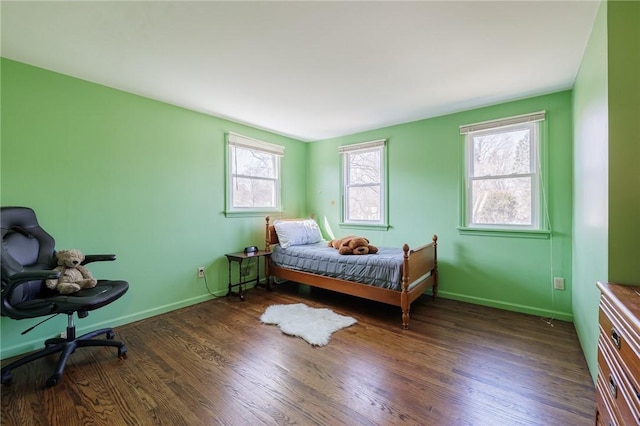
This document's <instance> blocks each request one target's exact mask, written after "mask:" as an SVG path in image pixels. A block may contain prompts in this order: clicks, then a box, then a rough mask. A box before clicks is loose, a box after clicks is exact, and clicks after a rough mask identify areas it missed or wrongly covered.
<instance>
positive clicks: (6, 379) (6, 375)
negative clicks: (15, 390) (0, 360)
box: [2, 371, 13, 386]
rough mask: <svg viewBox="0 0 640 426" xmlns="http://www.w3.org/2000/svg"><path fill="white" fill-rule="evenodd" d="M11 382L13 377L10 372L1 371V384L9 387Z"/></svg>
mask: <svg viewBox="0 0 640 426" xmlns="http://www.w3.org/2000/svg"><path fill="white" fill-rule="evenodd" d="M12 380H13V376H12V375H11V371H3V372H2V384H3V385H7V386H9V385H10V384H11V381H12Z"/></svg>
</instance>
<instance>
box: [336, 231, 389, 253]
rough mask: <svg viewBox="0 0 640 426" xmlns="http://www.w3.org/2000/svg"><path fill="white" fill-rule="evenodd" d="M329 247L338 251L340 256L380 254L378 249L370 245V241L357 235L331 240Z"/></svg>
mask: <svg viewBox="0 0 640 426" xmlns="http://www.w3.org/2000/svg"><path fill="white" fill-rule="evenodd" d="M329 247H333V248H334V249H336V250H338V253H340V254H376V253H377V252H378V247H376V246H372V245H371V244H369V240H367V239H366V238H364V237H357V236H355V235H350V236H348V237H344V238H337V239H334V240H331V241H329Z"/></svg>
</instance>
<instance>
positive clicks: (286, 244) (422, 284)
mask: <svg viewBox="0 0 640 426" xmlns="http://www.w3.org/2000/svg"><path fill="white" fill-rule="evenodd" d="M269 219H270V218H269V217H268V216H267V218H266V244H265V251H267V252H270V253H271V255H270V256H267V262H266V265H267V266H266V274H267V277H268V279H269V280H271V279H276V280H290V281H294V282H297V283H301V284H306V285H309V286H312V287H319V288H324V289H327V290H332V291H336V292H339V293H343V294H348V295H351V296H356V297H361V298H364V299H369V300H374V301H377V302H382V303H386V304H389V305H393V306H398V307H400V308H401V310H402V328H404V329H408V328H409V310H410V308H411V303H412V302H413V301H415V300H416V299H417V298H418V297H420V296H421V295H422V294H424V293H425V291H426V290H427V289H428V288H431V289H432V295H433V297H434V298H435V297H436V296H437V294H438V256H437V247H438V237H437V235H434V236H433V238H432V241H431V242H429V243H428V244H425V245H422V246H420V247H418V248H416V249H413V250H411V249H409V246H408V245H407V244H405V245H404V246H403V247H402V248H401V249H397V248H388V247H379V252H378V253H377V254H373V255H364V256H360V255H352V256H349V255H340V254H339V253H338V251H337V250H336V249H334V248H332V247H328V246H327V241H325V240H322V237H321V235H320V231H319V229H315V228H317V224H316V223H315V220H313V219H279V220H276V221H274V223H270V221H269ZM279 234H280V235H279Z"/></svg>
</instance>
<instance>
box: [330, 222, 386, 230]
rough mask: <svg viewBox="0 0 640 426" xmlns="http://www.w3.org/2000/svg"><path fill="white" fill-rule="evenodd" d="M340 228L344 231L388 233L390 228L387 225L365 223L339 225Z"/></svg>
mask: <svg viewBox="0 0 640 426" xmlns="http://www.w3.org/2000/svg"><path fill="white" fill-rule="evenodd" d="M338 225H339V226H340V228H346V229H371V230H375V231H388V230H389V228H390V226H389V225H387V224H375V225H373V224H367V223H344V222H342V223H339V224H338Z"/></svg>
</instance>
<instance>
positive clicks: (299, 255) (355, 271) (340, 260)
mask: <svg viewBox="0 0 640 426" xmlns="http://www.w3.org/2000/svg"><path fill="white" fill-rule="evenodd" d="M378 249H379V251H378V253H376V254H367V255H342V254H340V253H338V250H336V249H334V248H332V247H327V241H322V242H319V243H316V244H308V245H302V246H290V247H288V248H286V249H283V248H282V247H280V246H279V245H275V246H272V248H271V251H272V254H271V262H272V264H274V265H276V266H279V267H281V268H287V269H294V270H298V271H305V272H311V273H314V274H318V275H324V276H328V277H332V278H340V279H343V280H347V281H355V282H359V283H363V284H369V285H374V286H377V287H382V288H388V289H392V290H401V288H402V284H401V282H402V256H403V252H402V249H399V248H389V247H378Z"/></svg>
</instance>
